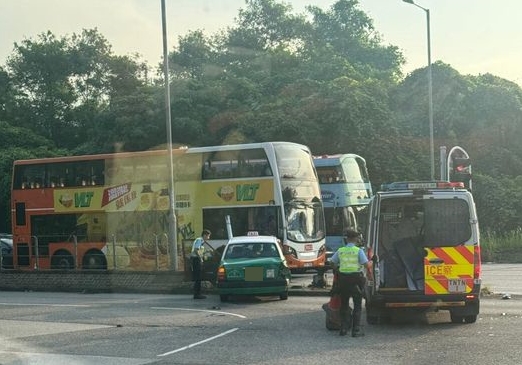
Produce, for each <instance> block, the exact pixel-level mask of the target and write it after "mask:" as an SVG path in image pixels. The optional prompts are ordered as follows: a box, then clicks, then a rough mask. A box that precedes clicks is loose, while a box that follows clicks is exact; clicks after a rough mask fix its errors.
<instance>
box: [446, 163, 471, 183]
mask: <svg viewBox="0 0 522 365" xmlns="http://www.w3.org/2000/svg"><path fill="white" fill-rule="evenodd" d="M452 162H453V168H452V176H451V181H452V182H463V183H464V186H465V187H466V189H468V190H471V160H470V159H469V158H467V157H453V158H452Z"/></svg>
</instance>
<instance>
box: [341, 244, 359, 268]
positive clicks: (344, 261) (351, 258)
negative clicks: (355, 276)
mask: <svg viewBox="0 0 522 365" xmlns="http://www.w3.org/2000/svg"><path fill="white" fill-rule="evenodd" d="M359 250H360V248H359V247H357V246H343V247H341V248H339V272H341V273H343V274H349V273H356V272H361V271H362V270H361V265H360V264H359Z"/></svg>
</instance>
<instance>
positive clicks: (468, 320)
mask: <svg viewBox="0 0 522 365" xmlns="http://www.w3.org/2000/svg"><path fill="white" fill-rule="evenodd" d="M476 321H477V315H476V314H473V315H470V316H465V317H464V322H466V323H475V322H476Z"/></svg>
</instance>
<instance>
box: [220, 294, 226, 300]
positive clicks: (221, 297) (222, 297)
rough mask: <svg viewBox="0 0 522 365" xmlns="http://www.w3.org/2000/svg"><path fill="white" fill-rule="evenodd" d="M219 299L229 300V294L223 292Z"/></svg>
mask: <svg viewBox="0 0 522 365" xmlns="http://www.w3.org/2000/svg"><path fill="white" fill-rule="evenodd" d="M219 300H221V301H222V302H228V295H226V294H221V295H220V296H219Z"/></svg>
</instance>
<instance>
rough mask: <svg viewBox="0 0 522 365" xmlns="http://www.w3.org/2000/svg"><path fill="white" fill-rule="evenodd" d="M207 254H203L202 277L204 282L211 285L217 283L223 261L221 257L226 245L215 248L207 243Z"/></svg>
mask: <svg viewBox="0 0 522 365" xmlns="http://www.w3.org/2000/svg"><path fill="white" fill-rule="evenodd" d="M204 246H205V253H204V254H203V264H202V269H201V271H202V276H201V279H202V280H203V281H210V282H211V283H215V282H216V277H217V269H218V267H219V263H220V261H221V255H222V254H223V250H224V249H225V245H222V246H219V247H217V248H213V247H212V246H211V245H209V244H208V243H206V242H205V244H204Z"/></svg>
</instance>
